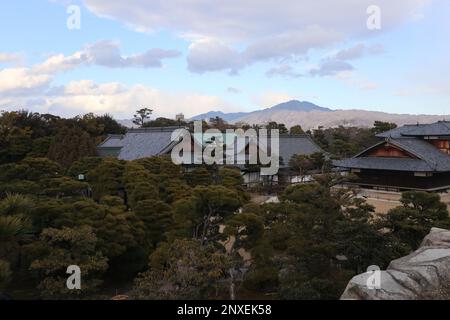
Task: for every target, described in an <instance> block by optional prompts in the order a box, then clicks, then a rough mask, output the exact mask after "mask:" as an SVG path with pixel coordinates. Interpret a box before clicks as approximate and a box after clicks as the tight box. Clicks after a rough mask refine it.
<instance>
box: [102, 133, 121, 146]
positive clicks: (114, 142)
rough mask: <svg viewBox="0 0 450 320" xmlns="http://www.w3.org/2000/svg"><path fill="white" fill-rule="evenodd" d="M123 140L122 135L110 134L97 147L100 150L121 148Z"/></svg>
mask: <svg viewBox="0 0 450 320" xmlns="http://www.w3.org/2000/svg"><path fill="white" fill-rule="evenodd" d="M123 138H124V135H122V134H110V135H108V137H107V138H106V139H105V141H103V142H102V143H101V144H99V145H98V147H100V148H102V147H103V148H121V147H123Z"/></svg>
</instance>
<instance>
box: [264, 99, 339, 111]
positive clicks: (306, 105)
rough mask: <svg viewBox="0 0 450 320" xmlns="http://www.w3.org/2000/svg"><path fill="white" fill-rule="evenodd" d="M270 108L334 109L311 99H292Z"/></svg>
mask: <svg viewBox="0 0 450 320" xmlns="http://www.w3.org/2000/svg"><path fill="white" fill-rule="evenodd" d="M269 110H292V111H304V112H310V111H324V112H328V111H332V110H331V109H328V108H324V107H320V106H318V105H316V104H314V103H312V102H309V101H299V100H291V101H287V102H283V103H280V104H277V105H275V106H273V107H271V108H269Z"/></svg>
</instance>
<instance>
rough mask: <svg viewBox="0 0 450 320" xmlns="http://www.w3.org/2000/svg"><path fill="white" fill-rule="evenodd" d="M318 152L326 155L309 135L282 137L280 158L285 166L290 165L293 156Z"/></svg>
mask: <svg viewBox="0 0 450 320" xmlns="http://www.w3.org/2000/svg"><path fill="white" fill-rule="evenodd" d="M316 152H322V153H325V152H324V151H323V150H322V149H321V148H320V147H319V146H318V145H317V144H316V143H315V142H314V141H312V140H311V138H310V137H309V136H307V135H286V136H284V135H280V156H281V158H282V159H283V162H284V166H287V165H288V164H289V160H290V159H291V158H292V156H293V155H295V154H297V155H311V154H313V153H316Z"/></svg>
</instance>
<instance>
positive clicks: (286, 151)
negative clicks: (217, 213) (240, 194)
mask: <svg viewBox="0 0 450 320" xmlns="http://www.w3.org/2000/svg"><path fill="white" fill-rule="evenodd" d="M179 128H180V127H152V128H140V129H129V130H128V131H127V133H126V134H124V135H109V136H108V137H107V138H106V139H105V140H104V141H103V142H102V143H100V144H99V145H98V146H97V152H98V154H99V156H101V157H115V158H118V159H121V160H136V159H140V158H146V157H154V156H163V155H168V154H170V153H171V151H172V149H173V148H174V147H175V145H176V144H177V143H178V141H172V140H171V136H172V132H173V131H174V130H176V129H179ZM192 136H193V141H192V143H197V144H198V145H200V148H202V146H205V144H207V143H209V142H210V141H208V136H207V135H206V134H202V137H201V138H199V137H197V136H196V135H195V134H193V135H192ZM234 139H235V136H234V135H231V136H230V135H227V134H224V135H223V141H222V143H223V144H224V145H226V144H227V143H228V142H233V141H234ZM269 145H270V143H269ZM245 148H246V151H245V153H246V154H247V153H248V148H249V146H248V145H246V146H245ZM192 150H193V148H192ZM313 153H324V154H325V152H324V151H323V150H322V149H321V148H320V147H319V146H318V145H317V144H316V143H315V142H314V141H313V140H312V139H311V138H310V137H309V136H308V135H305V134H298V135H288V134H284V135H280V137H279V160H280V163H279V169H280V172H279V173H282V174H283V176H284V179H286V180H287V182H288V183H297V182H298V181H300V180H305V177H298V173H295V172H292V171H291V170H290V168H289V160H290V159H291V158H292V157H293V156H294V155H311V154H313ZM235 156H236V155H235ZM191 158H192V159H193V156H192V157H191ZM246 158H248V155H247V156H246ZM234 166H235V167H237V168H239V169H240V170H241V174H242V176H243V178H244V183H245V184H246V185H249V186H250V185H252V184H254V183H259V182H262V181H264V177H262V176H261V175H260V172H259V170H256V171H255V170H252V168H249V167H247V166H246V165H238V164H236V165H234ZM185 167H186V168H187V167H189V166H185ZM278 176H279V174H278V175H276V176H274V177H273V179H274V181H275V182H277V181H278ZM308 179H309V178H308V177H307V178H306V180H308Z"/></svg>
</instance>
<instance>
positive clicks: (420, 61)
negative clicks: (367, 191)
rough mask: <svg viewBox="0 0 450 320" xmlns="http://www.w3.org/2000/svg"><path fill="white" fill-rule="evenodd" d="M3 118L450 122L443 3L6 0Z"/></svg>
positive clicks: (0, 70) (0, 93)
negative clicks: (369, 113)
mask: <svg viewBox="0 0 450 320" xmlns="http://www.w3.org/2000/svg"><path fill="white" fill-rule="evenodd" d="M0 6H1V10H0V110H17V109H28V110H30V111H35V112H40V113H52V114H57V115H61V116H75V115H79V114H84V113H88V112H94V113H96V114H104V113H109V114H112V115H113V116H115V117H116V118H118V119H129V118H132V115H133V113H134V111H135V110H137V109H138V108H141V107H150V108H151V109H153V110H154V116H155V117H156V116H164V117H170V118H173V117H174V116H175V114H178V113H183V114H184V115H185V116H186V117H190V116H194V115H196V114H199V113H203V112H207V111H211V110H217V111H223V112H238V111H253V110H258V109H262V108H267V107H270V106H272V105H275V104H277V103H281V102H285V101H288V100H292V99H298V100H307V101H310V102H313V103H316V104H318V105H320V106H323V107H328V108H331V109H365V110H373V111H384V112H390V113H410V114H436V115H443V114H446V115H449V114H450V81H449V79H450V58H449V57H450V54H449V52H450V1H448V0H339V1H335V0H315V1H306V0H296V1H292V0H276V1H275V0H150V1H148V0H127V1H110V0H79V1H70V0H51V1H45V0H15V1H2V2H1V4H0Z"/></svg>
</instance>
